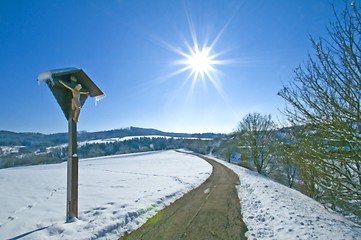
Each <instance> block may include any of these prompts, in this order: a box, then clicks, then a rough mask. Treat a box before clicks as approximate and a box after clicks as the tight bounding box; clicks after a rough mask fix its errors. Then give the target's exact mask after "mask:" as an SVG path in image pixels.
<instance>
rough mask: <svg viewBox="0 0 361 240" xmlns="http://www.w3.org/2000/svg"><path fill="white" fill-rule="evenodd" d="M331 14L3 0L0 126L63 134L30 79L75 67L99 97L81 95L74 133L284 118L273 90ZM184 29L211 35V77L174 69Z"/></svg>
mask: <svg viewBox="0 0 361 240" xmlns="http://www.w3.org/2000/svg"><path fill="white" fill-rule="evenodd" d="M343 7H344V3H343V1H337V4H336V9H337V10H342V9H343ZM332 19H334V16H333V10H332V8H331V5H330V1H328V0H293V1H289V0H269V1H265V0H243V1H242V0H181V1H177V0H174V1H169V0H154V1H146V0H132V1H131V0H117V1H115V0H108V1H103V0H95V1H91V0H86V1H85V0H80V1H70V0H54V1H45V0H44V1H42V0H34V1H26V0H23V1H21V0H0V29H1V31H0V73H1V77H2V79H1V80H0V89H1V92H2V93H1V95H0V102H1V106H2V107H1V115H0V116H1V117H0V129H3V130H11V131H26V132H42V133H56V132H66V131H67V121H66V119H65V117H64V116H63V113H62V111H61V109H60V107H59V106H58V105H57V103H56V101H55V98H54V97H53V96H52V94H51V92H50V90H49V89H48V88H47V86H46V85H45V84H43V85H38V84H37V82H36V79H37V76H38V75H39V74H40V73H41V72H43V71H47V70H50V69H58V68H66V67H77V68H82V69H83V70H84V71H85V72H86V73H87V74H88V75H89V76H90V77H91V78H92V80H93V81H94V82H95V83H96V84H97V85H98V86H99V88H100V89H101V90H103V92H104V93H105V94H106V95H107V96H106V98H104V99H103V100H101V101H100V102H98V104H97V105H96V106H95V102H94V100H93V99H90V98H89V99H88V100H87V102H86V103H85V105H84V106H83V109H82V112H81V114H80V121H79V124H78V129H79V130H86V131H98V130H108V129H115V128H123V127H129V126H138V127H148V128H157V129H160V130H164V131H174V132H224V133H229V132H231V131H232V130H233V129H235V128H236V126H237V124H238V122H239V121H240V120H241V119H242V117H243V116H244V115H245V114H247V113H250V112H260V113H262V114H268V113H270V114H272V115H273V117H274V119H277V118H280V119H282V114H281V113H280V111H279V109H282V108H283V107H284V101H283V100H282V99H281V98H280V97H278V96H277V91H278V90H280V88H281V87H282V83H287V82H288V81H290V80H292V75H293V70H294V69H295V68H296V67H297V66H298V65H299V64H301V63H302V62H304V61H305V60H306V59H307V55H308V53H309V52H311V53H312V47H311V43H310V40H309V35H312V36H315V37H317V36H327V31H326V25H327V24H328V23H329V21H330V20H332ZM192 36H196V41H197V42H198V44H199V45H200V46H202V45H203V44H204V43H206V46H209V45H210V44H211V43H214V45H213V46H212V49H211V50H210V55H215V58H214V60H217V61H220V62H221V63H223V64H219V65H214V66H213V67H214V68H215V69H216V70H217V72H212V73H211V76H212V79H209V78H207V77H205V78H204V79H203V80H202V79H201V78H198V79H196V80H193V77H192V76H191V77H190V78H189V73H190V72H189V71H184V72H181V73H179V74H175V73H176V72H177V71H178V70H179V69H181V68H183V67H184V66H182V65H179V64H177V61H178V62H179V61H180V60H184V57H183V56H182V55H180V54H179V53H178V52H183V53H186V54H189V49H188V48H187V43H188V45H190V46H191V47H193V45H194V41H193V40H192ZM177 51H178V52H177Z"/></svg>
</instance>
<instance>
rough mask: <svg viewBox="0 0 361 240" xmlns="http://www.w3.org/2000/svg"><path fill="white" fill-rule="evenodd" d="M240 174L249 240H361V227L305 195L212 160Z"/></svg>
mask: <svg viewBox="0 0 361 240" xmlns="http://www.w3.org/2000/svg"><path fill="white" fill-rule="evenodd" d="M212 159H214V160H216V161H218V162H219V163H222V164H224V165H225V166H227V167H229V168H230V169H232V170H233V171H234V172H235V173H237V174H238V176H239V179H240V186H238V187H237V188H238V196H239V198H240V202H241V210H242V215H243V221H244V222H245V223H246V225H247V228H248V232H247V233H246V236H247V237H248V239H250V240H253V239H262V240H268V239H275V240H276V239H277V240H282V239H285V240H288V239H328V240H331V239H337V240H340V239H361V226H359V225H356V224H355V223H353V222H351V221H349V220H347V219H345V218H344V217H343V216H341V215H339V214H337V213H334V212H330V211H328V210H327V209H325V208H324V207H323V206H322V205H321V204H320V203H318V202H316V201H315V200H313V199H311V198H309V197H307V196H305V195H303V194H302V193H300V192H298V191H296V190H294V189H290V188H288V187H286V186H283V185H281V184H279V183H276V182H274V181H272V180H271V179H269V178H267V177H265V176H262V175H260V174H258V173H256V172H253V171H250V170H248V169H245V168H243V167H239V166H236V165H234V164H229V163H227V162H225V161H221V160H217V159H215V158H212Z"/></svg>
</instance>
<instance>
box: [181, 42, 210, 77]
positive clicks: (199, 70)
mask: <svg viewBox="0 0 361 240" xmlns="http://www.w3.org/2000/svg"><path fill="white" fill-rule="evenodd" d="M209 51H210V49H209V48H207V47H205V48H202V49H201V50H200V49H199V48H198V47H195V48H194V49H191V50H190V54H187V57H186V60H185V61H184V64H185V65H188V68H189V69H190V70H191V73H192V74H193V75H194V79H197V78H198V77H201V79H203V80H204V78H205V76H210V73H211V72H212V71H213V70H214V68H213V66H212V65H213V64H214V62H213V61H212V56H210V55H209Z"/></svg>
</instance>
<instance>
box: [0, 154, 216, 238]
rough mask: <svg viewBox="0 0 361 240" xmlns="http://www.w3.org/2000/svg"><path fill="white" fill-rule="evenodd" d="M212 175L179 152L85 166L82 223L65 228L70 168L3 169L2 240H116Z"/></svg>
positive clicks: (83, 163)
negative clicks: (67, 182) (67, 174)
mask: <svg viewBox="0 0 361 240" xmlns="http://www.w3.org/2000/svg"><path fill="white" fill-rule="evenodd" d="M211 171H212V167H211V166H210V165H209V164H208V163H206V162H205V161H203V160H201V159H200V158H198V157H194V156H191V155H186V154H182V153H177V152H175V151H165V152H155V153H154V152H153V153H142V154H130V155H119V156H111V157H102V158H93V159H84V160H80V162H79V219H77V220H75V221H73V222H70V223H66V222H65V212H66V208H65V202H66V163H65V162H64V163H61V164H52V165H41V166H29V167H16V168H8V169H0V191H1V194H0V203H1V204H0V239H9V238H14V239H19V238H21V239H99V238H100V239H101V238H104V239H105V238H106V239H117V238H118V237H120V236H122V235H123V234H124V233H125V232H127V231H129V230H133V229H135V228H137V227H139V226H140V225H141V224H143V223H144V222H145V221H146V219H148V218H149V217H151V216H152V215H154V214H155V213H156V212H158V211H159V210H160V209H162V208H164V207H165V206H167V205H169V204H171V203H172V202H174V201H175V200H176V199H178V198H179V197H181V196H182V195H183V194H184V193H186V192H188V191H189V190H191V189H192V188H194V187H196V186H198V185H200V184H201V183H202V182H204V181H205V180H206V179H207V178H208V176H209V175H210V173H211Z"/></svg>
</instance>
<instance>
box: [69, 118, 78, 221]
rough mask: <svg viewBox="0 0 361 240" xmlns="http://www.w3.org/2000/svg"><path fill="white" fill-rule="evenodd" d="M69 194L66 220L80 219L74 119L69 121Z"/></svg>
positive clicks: (75, 124)
mask: <svg viewBox="0 0 361 240" xmlns="http://www.w3.org/2000/svg"><path fill="white" fill-rule="evenodd" d="M68 138H69V145H68V177H67V179H68V180H67V181H68V192H67V209H66V220H67V221H69V220H70V219H71V218H73V217H76V218H77V217H78V164H79V160H78V153H77V152H78V145H77V123H76V122H74V121H73V119H72V118H70V119H69V120H68Z"/></svg>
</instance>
